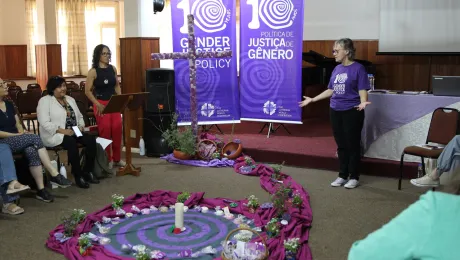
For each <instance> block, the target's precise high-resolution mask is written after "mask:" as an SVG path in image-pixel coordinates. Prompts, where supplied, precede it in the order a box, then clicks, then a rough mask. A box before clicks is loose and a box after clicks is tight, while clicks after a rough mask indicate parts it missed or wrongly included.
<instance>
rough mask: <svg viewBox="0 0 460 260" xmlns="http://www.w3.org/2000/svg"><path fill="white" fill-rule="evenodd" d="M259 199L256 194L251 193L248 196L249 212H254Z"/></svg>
mask: <svg viewBox="0 0 460 260" xmlns="http://www.w3.org/2000/svg"><path fill="white" fill-rule="evenodd" d="M259 205H260V204H259V199H258V198H256V196H254V195H251V196H249V197H248V208H249V212H251V213H254V212H256V210H257V208H258V207H259Z"/></svg>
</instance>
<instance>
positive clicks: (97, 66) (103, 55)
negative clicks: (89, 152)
mask: <svg viewBox="0 0 460 260" xmlns="http://www.w3.org/2000/svg"><path fill="white" fill-rule="evenodd" d="M111 55H112V53H111V52H110V49H109V47H107V46H105V45H103V44H100V45H98V46H96V48H94V52H93V64H92V68H91V69H90V70H89V71H88V77H87V78H86V87H85V94H86V96H87V97H88V98H89V100H91V102H93V109H94V116H95V117H96V122H97V129H98V131H99V136H100V137H103V138H106V139H109V140H112V144H111V145H110V146H108V147H107V149H106V152H107V157H108V158H109V161H110V163H109V168H112V167H113V166H120V167H124V166H125V165H126V163H125V162H124V161H122V160H121V138H122V121H121V113H110V114H102V112H103V110H104V108H105V106H106V105H107V104H108V103H109V100H110V98H111V97H112V96H113V95H120V94H121V88H120V84H119V82H118V79H117V69H116V68H115V67H114V66H112V65H110V57H111Z"/></svg>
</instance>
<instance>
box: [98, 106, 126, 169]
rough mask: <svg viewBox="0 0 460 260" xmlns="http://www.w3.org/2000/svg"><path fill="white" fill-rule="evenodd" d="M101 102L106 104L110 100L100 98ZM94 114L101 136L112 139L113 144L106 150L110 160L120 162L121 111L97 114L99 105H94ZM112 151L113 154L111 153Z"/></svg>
mask: <svg viewBox="0 0 460 260" xmlns="http://www.w3.org/2000/svg"><path fill="white" fill-rule="evenodd" d="M98 101H99V103H101V104H102V105H104V106H106V105H107V104H108V103H109V101H108V100H98ZM93 110H94V116H95V117H96V122H97V130H98V132H99V136H100V137H102V138H105V139H109V140H112V144H111V145H109V146H107V148H106V149H105V151H106V152H107V157H108V159H109V161H114V162H119V161H120V160H121V138H122V121H121V114H120V113H111V114H104V115H101V116H98V115H97V106H95V105H94V106H93ZM111 151H112V152H113V154H112V155H111Z"/></svg>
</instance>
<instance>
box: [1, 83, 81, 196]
mask: <svg viewBox="0 0 460 260" xmlns="http://www.w3.org/2000/svg"><path fill="white" fill-rule="evenodd" d="M0 85H1V87H0V143H3V144H7V145H9V147H10V149H11V151H12V152H13V153H23V154H24V155H25V156H26V158H27V160H28V162H29V169H30V172H31V174H32V176H33V177H34V180H35V182H36V184H37V189H38V191H37V195H36V196H35V197H36V198H37V199H39V200H42V201H45V202H52V201H53V200H54V197H53V196H52V195H51V194H50V193H49V192H48V191H47V190H46V189H45V185H44V183H43V168H42V163H43V166H45V168H46V169H47V170H48V172H49V173H50V174H51V180H50V181H51V183H53V184H55V185H57V186H59V187H63V188H66V187H69V186H70V185H72V182H71V181H69V180H67V179H66V178H64V176H62V175H61V174H59V172H58V171H57V169H56V168H54V167H53V165H52V164H51V161H50V157H49V155H48V152H47V151H46V149H45V147H44V146H43V144H42V141H41V140H40V137H39V136H38V135H34V134H28V133H25V131H24V129H23V127H22V122H21V120H20V119H19V116H18V115H17V114H16V110H15V108H14V105H13V103H12V102H11V101H6V100H4V97H5V96H7V95H8V91H7V88H6V87H5V85H4V84H3V85H2V84H0Z"/></svg>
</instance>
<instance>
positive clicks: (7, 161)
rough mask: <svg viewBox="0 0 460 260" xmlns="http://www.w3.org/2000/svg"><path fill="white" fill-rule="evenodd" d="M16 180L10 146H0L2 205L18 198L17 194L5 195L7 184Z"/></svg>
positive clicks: (0, 191)
mask: <svg viewBox="0 0 460 260" xmlns="http://www.w3.org/2000/svg"><path fill="white" fill-rule="evenodd" d="M17 179H18V178H17V177H16V168H15V167H14V161H13V154H12V153H11V149H10V146H9V145H7V144H0V194H1V195H2V199H3V203H11V202H13V201H15V200H17V199H18V198H19V195H17V194H9V195H7V194H6V190H7V189H8V183H10V182H11V181H14V180H17Z"/></svg>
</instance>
